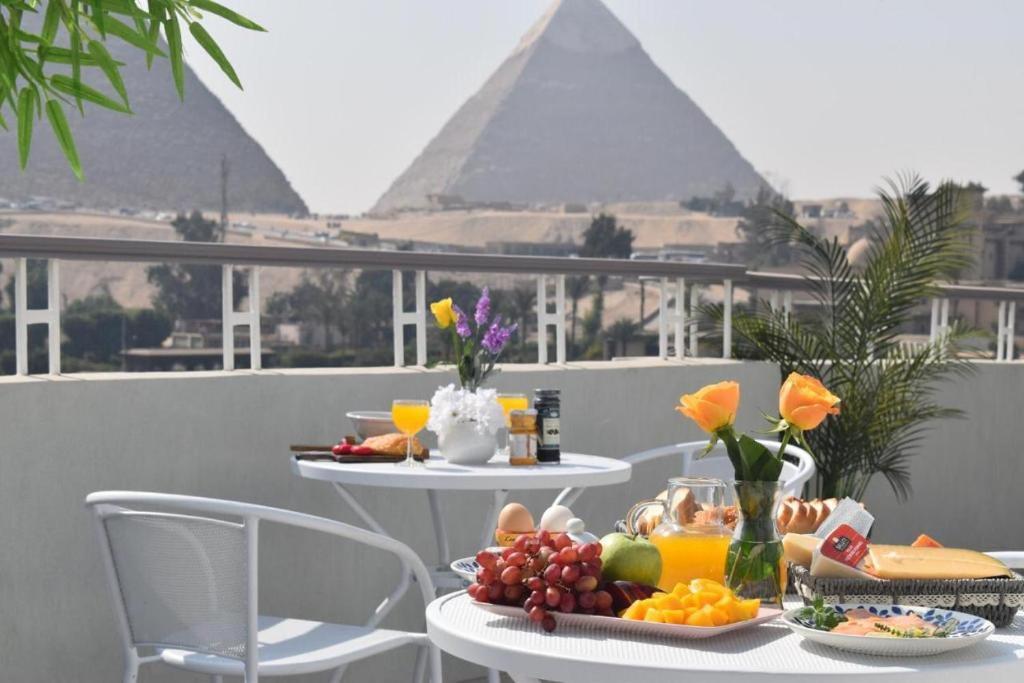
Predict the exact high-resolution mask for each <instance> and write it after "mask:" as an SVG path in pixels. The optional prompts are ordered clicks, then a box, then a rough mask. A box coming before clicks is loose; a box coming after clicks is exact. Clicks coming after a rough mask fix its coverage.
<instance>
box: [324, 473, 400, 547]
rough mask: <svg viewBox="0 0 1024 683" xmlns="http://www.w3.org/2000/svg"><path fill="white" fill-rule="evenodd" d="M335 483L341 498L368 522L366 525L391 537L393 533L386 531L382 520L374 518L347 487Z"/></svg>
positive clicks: (335, 488)
mask: <svg viewBox="0 0 1024 683" xmlns="http://www.w3.org/2000/svg"><path fill="white" fill-rule="evenodd" d="M333 485H334V490H335V491H337V492H338V495H339V496H341V499H342V500H344V501H345V502H346V503H348V506H349V507H350V508H352V509H353V510H354V511H355V513H356V514H357V515H359V516H360V517H361V518H362V520H363V521H364V522H366V526H368V527H370V529H372V530H373V531H376V532H377V533H378V534H383V535H384V536H387V537H388V538H391V534H389V533H388V532H387V531H385V530H384V527H382V526H381V525H380V522H378V521H377V520H376V519H374V518H373V515H371V514H370V513H369V511H367V509H366V508H364V507H363V506H362V505H360V504H359V501H358V500H356V499H355V497H354V496H353V495H352V494H351V493H349V492H348V489H346V488H345V487H344V486H342V485H341V484H339V483H337V482H333Z"/></svg>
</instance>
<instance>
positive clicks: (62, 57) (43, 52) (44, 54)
mask: <svg viewBox="0 0 1024 683" xmlns="http://www.w3.org/2000/svg"><path fill="white" fill-rule="evenodd" d="M39 59H40V60H41V61H44V62H49V63H51V64H70V63H71V50H68V49H67V48H63V47H53V46H48V45H43V46H41V47H40V48H39ZM79 63H80V64H81V65H82V66H99V65H100V64H99V62H98V61H96V58H95V57H93V56H92V55H82V56H81V57H79ZM113 64H114V65H115V66H118V67H122V66H124V62H119V61H117V60H113Z"/></svg>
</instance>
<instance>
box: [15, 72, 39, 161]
mask: <svg viewBox="0 0 1024 683" xmlns="http://www.w3.org/2000/svg"><path fill="white" fill-rule="evenodd" d="M38 107H39V96H38V95H37V94H36V91H35V90H33V89H32V88H28V87H26V88H22V89H21V94H19V95H18V163H19V164H20V165H21V169H22V170H25V166H26V165H27V164H28V152H29V149H30V148H31V146H32V124H33V123H34V122H35V118H36V109H37V108H38Z"/></svg>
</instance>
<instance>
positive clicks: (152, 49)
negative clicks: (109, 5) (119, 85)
mask: <svg viewBox="0 0 1024 683" xmlns="http://www.w3.org/2000/svg"><path fill="white" fill-rule="evenodd" d="M106 26H107V33H109V34H111V35H114V36H117V37H118V38H120V39H121V40H123V41H124V42H126V43H128V44H130V45H134V46H135V47H137V48H139V49H140V50H144V51H145V52H146V55H147V56H156V57H166V56H167V55H165V54H164V52H163V50H161V49H160V48H159V47H158V46H157V43H156V38H150V37H148V36H144V35H142V34H141V33H138V32H137V31H136V30H135V29H133V28H131V27H130V26H128V25H127V24H125V23H124V22H122V21H120V20H119V19H115V18H114V17H111V16H108V17H107V22H106Z"/></svg>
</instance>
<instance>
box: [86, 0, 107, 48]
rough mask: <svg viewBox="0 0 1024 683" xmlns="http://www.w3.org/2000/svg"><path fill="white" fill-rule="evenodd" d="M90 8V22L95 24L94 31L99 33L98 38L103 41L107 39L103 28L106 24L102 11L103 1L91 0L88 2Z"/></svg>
mask: <svg viewBox="0 0 1024 683" xmlns="http://www.w3.org/2000/svg"><path fill="white" fill-rule="evenodd" d="M90 6H91V7H92V21H93V23H94V24H96V29H97V30H98V31H99V32H100V37H101V38H103V39H104V40H105V39H106V37H107V31H106V28H105V24H106V22H105V21H104V14H105V12H104V10H103V0H92V1H91V2H90Z"/></svg>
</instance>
